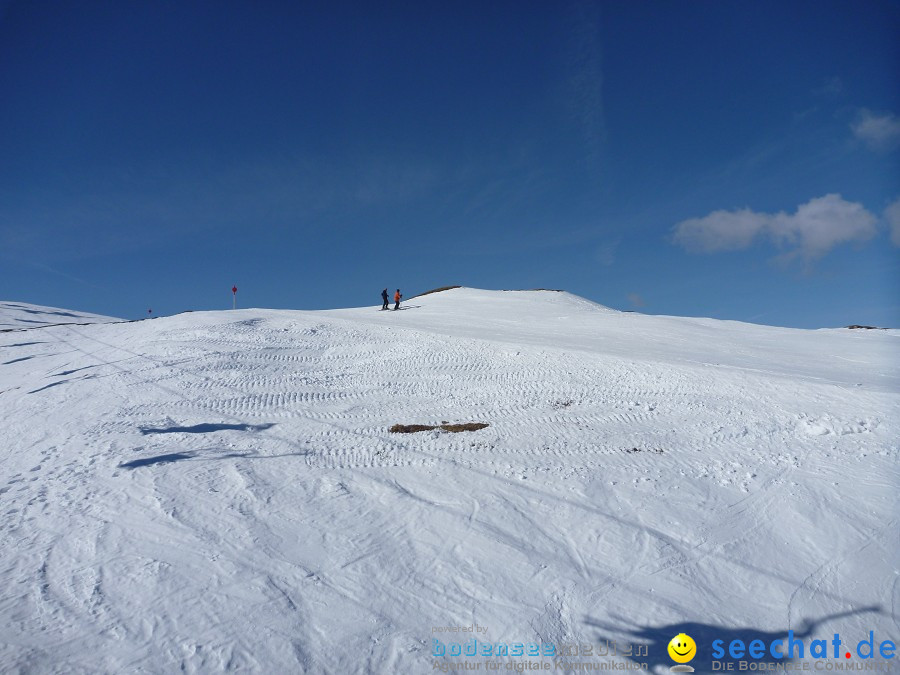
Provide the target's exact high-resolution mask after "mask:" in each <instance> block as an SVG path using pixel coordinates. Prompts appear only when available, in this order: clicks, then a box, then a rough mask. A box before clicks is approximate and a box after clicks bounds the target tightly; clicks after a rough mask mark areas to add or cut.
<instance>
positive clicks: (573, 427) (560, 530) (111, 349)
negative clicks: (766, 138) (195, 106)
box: [0, 288, 900, 674]
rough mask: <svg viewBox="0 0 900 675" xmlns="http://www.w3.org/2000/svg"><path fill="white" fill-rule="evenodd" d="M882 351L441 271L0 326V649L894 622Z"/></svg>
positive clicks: (344, 665) (255, 651) (68, 650)
mask: <svg viewBox="0 0 900 675" xmlns="http://www.w3.org/2000/svg"><path fill="white" fill-rule="evenodd" d="M377 295H378V294H377V292H376V293H375V296H376V298H377ZM12 304H14V303H4V309H6V308H9V307H10V305H12ZM379 306H380V304H379ZM25 309H26V310H28V309H35V308H34V307H33V306H25ZM56 311H63V310H56ZM26 314H27V312H26ZM72 314H78V313H75V312H72ZM9 316H10V315H9V314H4V317H6V318H4V320H5V321H9V320H10V319H9V318H8V317H9ZM29 316H34V317H35V319H40V320H42V321H43V320H44V317H43V316H40V315H37V314H35V315H29ZM78 316H79V319H80V318H82V317H83V315H80V314H79V315H78ZM26 318H27V317H26ZM898 347H900V342H898V333H897V331H851V330H845V329H829V330H815V331H810V330H795V329H787V328H773V327H768V326H758V325H751V324H745V323H738V322H727V321H716V320H711V319H688V318H677V317H658V316H645V315H641V314H633V313H622V312H617V311H614V310H611V309H608V308H605V307H602V306H600V305H597V304H594V303H591V302H589V301H587V300H584V299H582V298H578V297H576V296H572V295H569V294H566V293H557V292H546V291H536V292H501V291H481V290H474V289H466V288H462V289H454V290H450V291H446V292H442V293H435V294H432V295H426V296H423V297H419V298H413V299H411V300H410V301H408V302H407V303H405V306H403V307H402V309H401V311H397V312H394V311H387V312H382V311H379V310H378V309H377V307H365V308H359V309H347V310H332V311H315V312H307V311H280V310H279V311H275V310H259V309H248V310H239V311H223V312H198V313H191V314H184V315H178V316H173V317H167V318H159V319H155V320H147V321H140V322H133V323H111V324H93V325H58V326H50V327H46V328H40V329H35V330H28V331H16V332H5V333H0V363H2V365H0V430H2V441H3V442H2V446H0V514H2V519H0V582H2V588H3V593H2V594H0V672H4V673H10V672H12V673H20V672H21V673H66V674H72V673H126V672H128V673H171V672H176V671H183V672H188V673H211V672H222V671H235V672H254V673H288V672H305V673H427V672H436V671H437V670H439V669H440V667H442V665H441V664H443V666H448V664H451V665H452V664H453V663H456V662H460V661H461V660H462V658H459V657H456V658H455V657H452V656H450V655H449V654H450V652H451V650H452V648H453V645H454V644H456V645H465V644H466V643H467V641H471V640H472V639H473V638H475V639H477V640H478V645H479V648H481V645H483V644H498V643H506V644H509V645H514V644H516V643H522V644H528V643H536V644H541V645H555V646H556V647H557V648H559V649H560V651H561V646H562V645H567V644H568V645H571V644H573V643H580V644H581V645H594V646H595V649H596V650H597V651H595V652H593V654H594V655H592V656H589V657H585V656H577V657H576V656H568V657H566V660H567V661H569V662H598V663H599V662H611V661H615V662H617V663H620V664H632V665H633V664H634V663H646V664H647V667H648V669H650V670H654V671H658V672H663V671H667V670H668V667H669V666H671V665H673V662H672V661H671V660H670V659H669V657H668V655H667V653H666V644H667V643H668V641H669V640H670V639H671V638H672V637H674V636H675V635H676V634H678V633H680V632H686V633H688V634H690V635H692V637H693V638H694V639H695V640H696V642H697V645H698V656H697V659H696V660H695V661H694V662H693V663H692V665H693V666H695V668H696V669H697V671H698V672H705V671H706V670H707V669H709V668H710V666H709V663H710V658H711V657H710V644H711V643H712V641H713V640H715V639H717V638H723V639H725V640H726V644H727V641H729V640H731V639H733V638H735V637H738V638H742V639H744V640H746V641H749V640H751V639H753V638H755V637H760V638H761V639H763V640H766V641H768V640H770V639H773V638H779V637H783V636H785V635H786V634H787V632H788V631H789V630H793V631H794V632H795V634H796V635H798V636H801V637H803V639H805V640H806V641H807V645H808V643H809V640H812V639H816V638H822V639H828V640H831V639H832V636H833V634H834V633H840V635H841V636H842V638H843V639H844V640H845V642H848V643H849V642H852V644H853V645H855V644H856V643H857V641H859V640H861V639H863V638H867V637H868V634H869V631H874V635H875V639H876V644H877V642H878V641H881V640H884V639H893V640H894V641H897V640H898V638H900V630H898V626H900V624H898V606H900V584H898V578H900V577H898V501H897V500H898V497H897V495H898V486H900V480H898V461H897V460H898V454H900V448H898V438H900V433H898V432H900V422H898V421H900V415H898V414H897V413H898V408H900V406H898V403H900V395H898V392H900V367H898V364H900V358H898ZM442 422H450V423H461V422H485V423H488V424H489V426H488V427H487V428H485V429H482V430H480V431H474V432H463V433H448V432H444V431H440V430H434V431H426V432H421V433H416V434H392V433H389V432H388V429H389V427H391V426H392V425H394V424H398V423H399V424H431V425H438V424H441V423H442ZM458 627H475V628H474V629H473V632H454V631H455V630H458ZM435 640H437V641H438V642H435ZM613 640H615V641H616V647H615V649H616V650H618V651H617V652H616V655H615V656H611V655H607V656H602V657H601V656H598V655H597V654H599V653H601V651H600V647H599V646H600V645H603V644H607V645H611V644H612V641H613ZM626 645H632V649H633V646H635V645H643V646H644V649H645V655H636V654H637V652H635V651H632V658H630V659H629V658H628V657H627V656H623V655H622V652H623V651H625V646H626ZM441 648H446V650H447V654H448V655H447V656H443V657H441V656H435V655H434V653H435V651H440V649H441ZM558 653H560V652H557V654H558ZM570 653H571V652H570ZM468 660H469V661H470V662H471V663H474V664H476V665H477V664H478V663H481V664H482V665H481V670H482V672H484V669H486V668H487V665H488V663H489V662H502V663H503V664H511V663H519V664H521V663H523V662H524V661H525V660H526V659H523V658H522V657H515V656H509V657H507V656H501V657H497V658H488V657H484V656H478V657H469V658H468ZM535 660H539V659H531V661H535ZM545 660H546V661H548V662H552V661H553V659H545ZM558 660H559V659H556V661H558ZM892 664H896V660H895V661H894V662H891V663H888V664H887V665H888V666H889V668H888V671H891V669H892V668H894V670H893V672H897V669H896V668H895V666H894V665H892ZM565 670H570V671H572V672H575V668H574V666H571V667H570V666H563V667H561V668H559V669H557V670H556V671H555V672H563V671H565ZM504 672H508V671H504Z"/></svg>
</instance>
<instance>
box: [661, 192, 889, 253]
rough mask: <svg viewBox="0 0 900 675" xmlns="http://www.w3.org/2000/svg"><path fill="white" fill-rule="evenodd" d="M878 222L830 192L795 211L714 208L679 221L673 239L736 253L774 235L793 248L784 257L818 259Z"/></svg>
mask: <svg viewBox="0 0 900 675" xmlns="http://www.w3.org/2000/svg"><path fill="white" fill-rule="evenodd" d="M877 221H878V219H877V218H876V217H875V216H874V215H873V214H872V213H870V212H869V211H868V210H866V208H865V207H863V205H862V204H858V203H855V202H848V201H846V200H845V199H843V198H842V197H841V196H840V195H839V194H828V195H825V196H824V197H819V198H817V199H812V200H810V201H808V202H807V203H805V204H801V205H800V206H799V207H797V211H796V212H795V213H793V214H788V213H784V212H783V211H782V212H779V213H774V214H769V213H760V212H757V211H752V210H750V209H748V208H744V209H739V210H736V211H714V212H712V213H710V214H709V215H707V216H704V217H703V218H691V219H688V220H684V221H682V222H680V223H678V224H677V225H676V226H675V228H674V230H673V236H672V239H673V241H674V242H675V243H677V244H679V245H681V246H683V247H684V248H685V249H687V250H688V251H693V252H699V253H715V252H719V251H736V250H740V249H745V248H747V247H749V246H750V245H751V244H753V243H754V242H755V241H757V240H758V239H768V240H770V241H771V242H772V243H774V244H775V245H776V246H778V247H779V248H782V249H785V248H786V249H787V251H786V253H785V254H784V255H783V256H782V259H783V260H786V261H789V260H791V259H793V258H795V257H801V258H803V259H804V260H806V261H812V260H816V259H818V258H821V257H822V256H823V255H825V254H826V253H828V251H830V250H831V249H832V248H834V247H835V246H838V245H840V244H844V243H848V242H853V241H866V240H868V239H871V238H872V237H873V236H875V234H876V233H877V228H876V223H877Z"/></svg>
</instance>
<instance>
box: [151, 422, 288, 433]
mask: <svg viewBox="0 0 900 675" xmlns="http://www.w3.org/2000/svg"><path fill="white" fill-rule="evenodd" d="M274 426H275V423H274V422H269V423H267V424H195V425H194V426H192V427H163V428H158V429H154V428H150V427H142V428H141V433H142V434H144V435H145V436H146V435H148V434H179V433H180V434H208V433H210V432H212V431H265V430H266V429H271V428H272V427H274Z"/></svg>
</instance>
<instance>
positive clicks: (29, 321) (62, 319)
mask: <svg viewBox="0 0 900 675" xmlns="http://www.w3.org/2000/svg"><path fill="white" fill-rule="evenodd" d="M120 320H121V319H116V318H113V317H111V316H101V315H99V314H88V313H86V312H73V311H71V310H68V309H60V308H59V307H43V306H41V305H31V304H28V303H26V302H8V301H4V300H0V330H9V329H12V328H39V327H42V326H52V325H55V324H60V323H110V322H112V321H120Z"/></svg>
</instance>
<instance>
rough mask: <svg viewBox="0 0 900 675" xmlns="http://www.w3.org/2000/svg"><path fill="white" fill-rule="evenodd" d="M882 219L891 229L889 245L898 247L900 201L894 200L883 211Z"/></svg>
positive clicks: (899, 237) (899, 238)
mask: <svg viewBox="0 0 900 675" xmlns="http://www.w3.org/2000/svg"><path fill="white" fill-rule="evenodd" d="M884 219H885V220H886V221H887V224H888V226H889V227H890V228H891V243H892V244H893V245H894V246H900V199H895V200H894V201H893V202H891V204H889V205H888V207H887V208H886V209H885V210H884Z"/></svg>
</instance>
